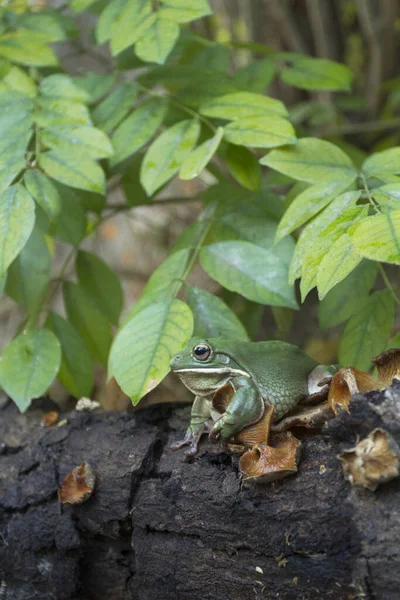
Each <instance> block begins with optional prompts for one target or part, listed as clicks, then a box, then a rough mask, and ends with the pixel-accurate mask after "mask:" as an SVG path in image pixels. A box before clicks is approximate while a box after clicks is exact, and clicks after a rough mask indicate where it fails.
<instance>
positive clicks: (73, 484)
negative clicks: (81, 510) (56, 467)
mask: <svg viewBox="0 0 400 600" xmlns="http://www.w3.org/2000/svg"><path fill="white" fill-rule="evenodd" d="M95 481H96V476H95V474H94V471H93V469H92V467H91V466H90V465H89V463H87V462H83V463H81V464H80V465H79V466H78V467H75V469H73V470H72V471H71V473H68V475H67V476H66V478H65V479H64V481H63V484H62V486H61V488H60V489H58V490H57V493H58V500H59V501H60V502H61V503H62V504H81V503H82V502H86V500H88V499H89V498H90V496H91V495H92V494H93V490H94V485H95Z"/></svg>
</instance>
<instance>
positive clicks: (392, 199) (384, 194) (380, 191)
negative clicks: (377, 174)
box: [371, 183, 400, 208]
mask: <svg viewBox="0 0 400 600" xmlns="http://www.w3.org/2000/svg"><path fill="white" fill-rule="evenodd" d="M371 195H372V196H373V197H374V198H375V200H376V201H377V202H379V203H380V204H387V205H388V206H389V207H391V208H399V207H400V185H399V183H388V184H386V185H381V186H379V187H377V188H374V189H372V190H371Z"/></svg>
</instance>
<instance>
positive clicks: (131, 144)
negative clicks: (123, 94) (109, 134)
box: [111, 98, 168, 165]
mask: <svg viewBox="0 0 400 600" xmlns="http://www.w3.org/2000/svg"><path fill="white" fill-rule="evenodd" d="M167 108H168V104H167V103H166V102H165V100H163V99H162V98H151V99H150V100H147V101H146V102H144V103H143V104H142V105H141V106H139V108H137V109H136V110H135V111H134V112H133V113H132V114H131V115H130V116H129V117H128V118H127V119H125V120H124V121H122V123H120V125H119V126H118V128H117V129H116V130H115V133H114V135H113V138H112V141H113V146H114V156H113V157H112V159H111V164H112V165H116V164H118V163H120V162H121V161H123V160H125V159H126V158H127V157H128V156H131V155H132V154H134V153H135V152H137V151H138V150H140V148H142V147H143V146H144V145H145V144H146V143H147V142H148V141H149V140H150V138H152V137H153V135H154V134H155V133H156V131H157V129H158V128H159V127H160V125H161V123H162V122H163V120H164V117H165V115H166V112H167Z"/></svg>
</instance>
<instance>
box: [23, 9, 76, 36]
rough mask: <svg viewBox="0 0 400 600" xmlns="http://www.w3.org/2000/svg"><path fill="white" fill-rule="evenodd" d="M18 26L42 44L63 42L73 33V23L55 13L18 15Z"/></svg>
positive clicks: (69, 19) (42, 12) (41, 12)
mask: <svg viewBox="0 0 400 600" xmlns="http://www.w3.org/2000/svg"><path fill="white" fill-rule="evenodd" d="M18 26H19V27H22V28H23V29H24V30H28V31H31V32H32V33H33V34H34V35H35V37H38V38H39V36H40V38H41V39H42V40H43V41H44V42H63V41H65V40H67V39H68V37H69V36H70V35H71V36H72V35H73V34H74V33H75V26H74V21H73V20H72V19H71V18H70V17H67V16H65V15H62V14H61V13H60V12H56V11H54V12H53V11H46V12H44V11H43V10H40V12H38V13H36V12H35V13H31V12H26V13H24V14H22V15H20V17H19V19H18Z"/></svg>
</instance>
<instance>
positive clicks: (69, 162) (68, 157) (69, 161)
mask: <svg viewBox="0 0 400 600" xmlns="http://www.w3.org/2000/svg"><path fill="white" fill-rule="evenodd" d="M39 166H40V167H41V168H42V169H43V171H44V172H45V173H47V175H49V176H50V177H52V178H53V179H55V180H56V181H59V182H60V183H63V184H64V185H68V186H70V187H73V188H78V189H81V190H88V191H89V192H98V193H99V194H102V193H104V191H105V177H104V173H103V171H102V170H101V168H100V167H99V165H98V164H97V163H96V162H95V161H94V160H92V159H91V158H89V157H87V156H85V155H82V154H80V153H78V154H77V153H74V152H73V151H72V150H70V149H69V148H65V147H58V148H55V149H54V150H50V151H49V152H45V153H43V154H41V155H40V157H39Z"/></svg>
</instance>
